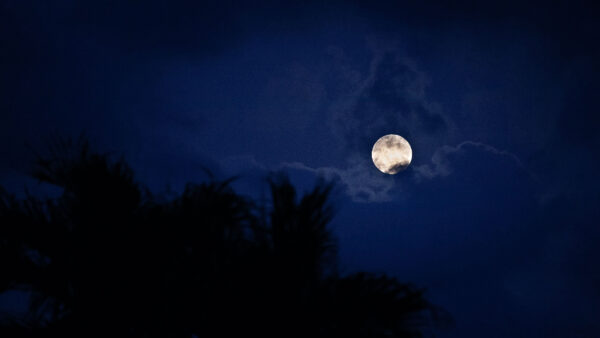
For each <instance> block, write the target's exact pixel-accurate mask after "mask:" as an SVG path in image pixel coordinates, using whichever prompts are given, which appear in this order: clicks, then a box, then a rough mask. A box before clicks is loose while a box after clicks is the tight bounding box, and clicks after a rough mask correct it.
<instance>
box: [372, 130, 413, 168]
mask: <svg viewBox="0 0 600 338" xmlns="http://www.w3.org/2000/svg"><path fill="white" fill-rule="evenodd" d="M371 158H373V163H374V164H375V166H376V167H377V169H379V170H380V171H381V172H382V173H385V174H390V175H394V174H397V173H399V172H401V171H402V170H404V169H406V167H408V165H409V164H410V161H411V160H412V149H411V147H410V144H408V141H406V140H405V139H404V137H402V136H400V135H395V134H389V135H385V136H382V137H381V138H380V139H379V140H377V142H375V145H373V150H372V151H371Z"/></svg>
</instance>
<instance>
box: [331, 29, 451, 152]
mask: <svg viewBox="0 0 600 338" xmlns="http://www.w3.org/2000/svg"><path fill="white" fill-rule="evenodd" d="M368 45H369V49H370V51H371V52H372V59H371V62H370V64H369V67H368V71H367V72H366V74H364V75H361V72H360V71H359V70H356V69H353V68H352V67H351V66H349V65H348V63H349V61H348V57H347V56H346V55H345V54H344V52H343V51H342V50H339V49H338V50H334V52H335V53H334V56H335V57H336V58H337V59H338V60H339V61H340V63H341V65H340V66H339V70H340V71H342V72H343V73H344V74H343V78H346V79H349V80H352V82H351V83H350V85H348V86H347V87H346V90H345V91H344V92H342V94H341V95H340V96H339V97H338V98H336V99H335V103H334V104H333V105H332V107H331V113H330V115H331V127H332V130H333V132H334V134H335V135H336V136H337V137H338V139H339V140H340V141H341V142H342V143H343V145H344V147H345V148H346V149H347V150H348V151H349V152H350V153H351V154H354V153H356V152H361V153H364V152H365V151H370V147H371V146H372V145H373V143H374V142H375V141H376V140H377V139H378V138H379V137H381V136H382V135H385V134H389V133H396V134H401V135H402V136H404V137H405V138H407V139H408V140H409V141H410V142H411V143H413V142H416V143H417V144H418V146H419V148H426V147H423V145H424V144H429V143H434V142H432V139H437V138H439V137H440V136H441V135H443V134H445V133H447V132H448V129H450V128H451V127H452V122H451V121H450V120H449V118H448V117H447V116H445V115H444V114H442V111H441V108H440V107H439V105H437V104H436V103H435V102H432V101H431V100H430V99H429V98H428V97H427V94H426V89H427V86H428V85H429V80H428V78H427V76H426V75H425V73H424V72H422V71H421V70H419V69H418V66H417V65H416V63H415V62H414V61H413V60H411V59H410V58H409V57H407V56H406V55H405V54H404V53H403V52H402V50H401V49H400V48H399V47H397V44H395V43H390V42H388V41H377V40H374V39H370V40H369V41H368ZM357 79H360V80H357Z"/></svg>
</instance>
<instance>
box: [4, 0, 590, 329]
mask: <svg viewBox="0 0 600 338" xmlns="http://www.w3.org/2000/svg"><path fill="white" fill-rule="evenodd" d="M599 42H600V15H599V13H598V10H596V9H595V8H594V7H593V6H591V5H583V4H574V3H566V2H565V3H563V4H556V3H555V4H548V3H540V4H533V3H528V4H524V2H522V3H521V2H520V3H507V2H498V3H495V4H492V3H486V4H483V3H479V2H465V3H456V4H455V5H447V4H445V2H440V3H435V2H426V3H423V2H420V1H410V2H406V3H403V2H399V1H398V2H393V4H386V3H374V2H360V1H353V2H336V1H323V2H316V1H315V2H308V1H304V2H302V4H299V3H298V4H296V5H293V4H291V2H286V1H283V2H275V1H273V2H271V1H248V2H239V3H238V2H234V1H233V2H232V1H216V2H200V1H190V2H185V1H168V2H166V1H165V2H161V1H154V0H151V1H52V2H50V1H41V0H40V1H22V0H15V1H10V0H2V1H0V159H1V160H0V184H2V185H3V186H4V187H5V188H6V189H7V190H9V191H12V192H15V193H23V191H24V187H27V188H28V189H29V190H30V191H34V192H37V193H41V194H51V193H52V189H51V188H49V187H44V186H40V185H39V184H37V183H36V181H34V180H32V179H29V178H28V177H27V174H28V172H29V168H30V167H31V162H32V159H33V153H34V152H33V151H32V149H33V150H36V149H38V150H39V149H44V146H45V144H46V143H47V142H49V141H51V140H52V139H54V138H56V137H58V136H60V137H77V136H78V135H80V134H82V133H84V134H85V135H86V136H87V137H88V138H89V140H90V141H91V143H92V144H93V145H94V146H95V147H96V148H98V149H100V150H101V151H107V152H111V153H114V154H118V155H123V156H124V157H125V158H126V159H127V160H128V162H129V163H130V164H131V165H132V167H133V168H134V169H135V171H136V174H137V178H138V179H139V180H140V181H142V182H145V183H147V184H148V185H149V186H150V188H151V189H152V191H153V192H155V193H165V192H168V191H181V190H182V189H183V187H184V184H185V183H186V182H188V181H203V180H206V179H207V178H208V176H207V173H206V172H207V171H206V169H208V171H210V172H212V173H213V174H214V176H215V177H217V178H227V177H231V176H233V175H240V178H239V179H238V180H237V181H235V183H234V187H235V188H236V190H237V191H240V192H242V193H244V194H248V195H252V196H255V197H260V196H263V195H264V194H265V192H266V190H267V188H268V187H267V186H266V185H265V181H264V178H265V177H266V175H267V174H268V173H270V172H273V171H279V170H283V171H285V172H287V173H288V174H289V175H290V177H291V179H292V182H294V183H295V184H296V185H297V186H298V187H299V188H300V190H307V189H309V188H310V187H312V185H313V183H314V182H315V180H316V179H317V178H318V177H325V178H327V179H331V180H335V181H337V182H338V185H337V193H336V194H335V206H336V210H337V213H336V217H335V218H334V220H333V222H332V227H333V228H334V229H335V234H336V236H337V238H338V240H339V248H340V257H339V260H340V265H341V269H342V272H344V273H350V272H353V271H357V270H368V271H373V272H380V273H387V274H390V275H392V276H396V277H398V278H399V279H400V280H402V281H408V282H412V283H414V284H415V285H418V286H422V287H425V288H427V296H428V298H429V299H430V300H431V301H432V302H433V303H435V304H437V305H440V306H442V307H444V308H445V309H446V310H448V312H450V314H452V316H453V317H454V319H455V321H456V325H455V326H456V327H455V328H454V329H451V330H448V331H444V332H441V334H440V337H600V321H599V319H600V264H598V258H600V245H599V243H600V228H599V227H598V224H599V222H598V218H599V216H600V215H599V210H600V208H599V207H598V206H599V204H598V203H599V202H600V192H599V191H600V190H599V188H600V184H599V183H600V180H599V179H598V176H597V175H598V174H597V170H598V169H597V168H598V164H599V159H600V133H598V128H599V125H598V122H599V120H600V118H599V116H600V115H599V113H600V111H599V110H598V100H599V98H600V94H599V93H600V82H599V81H598V76H599V70H600V53H599V52H600V44H599ZM390 133H395V134H399V135H402V136H403V137H405V138H406V139H407V140H408V141H409V142H410V144H411V146H412V149H413V160H412V163H411V165H410V166H409V167H408V168H407V169H406V170H405V171H403V172H401V173H399V174H397V175H393V176H392V175H386V174H383V173H381V172H379V171H378V170H377V168H375V166H374V165H373V163H372V161H371V148H372V146H373V144H374V143H375V141H377V139H378V138H379V137H381V136H383V135H385V134H390ZM4 302H7V303H8V302H10V301H6V300H5V301H4ZM13 305H14V304H13Z"/></svg>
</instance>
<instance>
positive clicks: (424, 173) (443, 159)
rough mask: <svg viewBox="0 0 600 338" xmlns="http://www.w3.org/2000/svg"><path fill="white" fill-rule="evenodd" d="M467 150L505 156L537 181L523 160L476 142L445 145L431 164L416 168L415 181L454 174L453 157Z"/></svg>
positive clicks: (434, 155)
mask: <svg viewBox="0 0 600 338" xmlns="http://www.w3.org/2000/svg"><path fill="white" fill-rule="evenodd" d="M467 148H478V149H480V150H483V151H485V152H488V153H492V154H495V155H499V156H503V157H506V158H508V159H509V160H510V161H512V162H514V164H516V165H517V166H518V167H519V168H521V169H524V170H526V172H527V173H528V174H529V176H530V177H531V178H533V179H534V180H535V181H537V178H536V177H535V175H534V174H533V173H531V172H530V171H529V170H527V169H526V168H525V166H524V165H523V163H522V162H521V160H520V159H519V158H518V157H517V156H516V155H515V154H513V153H511V152H508V151H505V150H499V149H497V148H495V147H493V146H491V145H489V144H485V143H482V142H474V141H463V142H461V143H459V144H458V145H456V146H454V147H453V146H449V145H444V146H442V147H440V148H439V149H437V150H436V151H435V152H434V153H433V156H432V157H431V164H422V165H419V166H415V167H414V172H415V179H416V180H417V181H422V180H425V179H433V178H436V177H445V176H448V175H450V174H451V173H452V164H451V157H452V156H453V155H455V154H459V153H464V152H465V151H466V149H467Z"/></svg>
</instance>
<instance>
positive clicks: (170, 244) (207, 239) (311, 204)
mask: <svg viewBox="0 0 600 338" xmlns="http://www.w3.org/2000/svg"><path fill="white" fill-rule="evenodd" d="M33 175H34V177H36V178H38V179H39V180H40V181H43V182H47V183H50V184H53V185H55V186H58V187H60V188H62V194H61V196H60V197H58V198H53V199H44V200H41V199H39V198H36V197H34V196H27V198H25V199H22V200H18V199H16V198H15V197H14V196H12V195H10V194H8V193H7V192H6V191H4V190H1V189H0V264H2V272H3V273H2V274H0V292H4V291H7V290H22V291H24V292H27V293H28V294H29V295H30V299H31V303H30V306H29V309H30V310H29V312H28V314H27V315H26V316H25V317H19V318H15V317H12V318H9V317H7V316H5V318H4V319H3V322H2V326H1V328H0V335H1V336H3V337H19V336H28V337H29V336H39V337H44V336H48V337H54V336H61V337H90V336H98V337H100V336H102V337H107V336H127V337H194V336H196V337H240V336H258V337H308V336H310V337H420V336H423V335H425V334H428V333H430V332H432V331H431V328H432V327H433V326H435V325H437V324H439V323H442V322H443V321H444V320H446V319H447V316H446V315H445V314H444V312H443V311H442V310H440V309H438V308H436V307H435V306H433V305H431V304H430V303H429V302H427V301H426V300H425V299H424V298H423V292H422V290H419V289H417V288H414V287H412V286H410V285H407V284H402V283H400V282H398V281H397V280H396V279H394V278H390V277H386V276H375V275H370V274H367V273H359V274H354V275H349V276H341V275H339V274H338V273H337V272H336V270H335V255H336V251H337V250H336V245H335V240H334V237H333V236H332V233H331V231H330V230H329V228H328V224H329V222H330V220H331V219H332V217H333V208H332V206H331V204H330V203H329V196H330V194H331V191H332V188H333V185H332V184H330V183H326V182H319V183H318V184H317V185H316V186H315V187H314V189H312V190H311V191H310V192H308V193H306V194H305V195H303V196H301V197H298V196H297V195H296V190H295V188H294V187H293V186H292V184H291V183H290V181H289V180H288V179H287V177H286V176H284V175H275V176H272V177H271V178H270V179H269V181H268V184H269V186H270V191H271V200H270V204H269V205H265V204H260V203H256V202H255V201H252V200H250V199H248V198H246V197H244V196H241V195H239V194H237V193H236V192H235V191H234V190H233V189H232V188H231V185H230V183H231V180H228V181H224V182H220V181H216V180H212V181H209V182H207V183H201V184H189V185H187V186H186V188H185V190H184V191H183V192H182V193H181V194H180V195H178V196H176V197H174V198H172V199H169V200H166V201H164V200H160V199H158V198H156V197H155V196H153V195H152V194H151V193H150V192H148V191H147V190H146V189H145V188H144V187H143V186H142V185H141V184H139V183H137V182H136V181H135V179H134V175H133V172H132V170H131V169H130V168H129V166H128V165H127V164H126V163H125V161H124V160H123V159H119V160H112V159H111V157H110V156H108V155H106V154H99V153H96V152H93V151H91V150H90V147H89V145H88V143H87V142H86V141H84V140H79V141H77V142H59V143H57V145H56V146H54V147H53V148H52V149H51V151H50V152H49V155H46V156H41V157H39V160H38V162H37V166H36V168H35V170H34V172H33Z"/></svg>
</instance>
